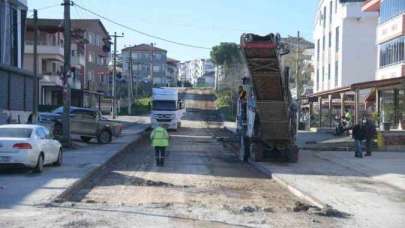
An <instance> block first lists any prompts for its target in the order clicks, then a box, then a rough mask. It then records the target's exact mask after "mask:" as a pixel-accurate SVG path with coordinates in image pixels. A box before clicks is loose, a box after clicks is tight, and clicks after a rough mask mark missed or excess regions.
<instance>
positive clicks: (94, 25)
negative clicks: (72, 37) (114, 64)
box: [72, 19, 112, 107]
mask: <svg viewBox="0 0 405 228" xmlns="http://www.w3.org/2000/svg"><path fill="white" fill-rule="evenodd" d="M72 29H73V30H74V31H79V33H80V31H81V32H82V33H84V38H85V44H84V45H83V54H84V61H85V67H84V69H83V71H82V72H83V77H82V86H83V106H84V107H97V106H98V105H99V102H100V99H101V97H102V96H104V95H107V94H108V89H109V81H110V80H111V78H112V75H111V73H110V70H109V67H108V64H109V62H110V59H111V37H110V35H109V33H108V31H107V29H106V28H105V26H104V24H103V23H102V22H101V20H99V19H74V20H72ZM79 37H80V35H79ZM72 55H81V53H74V52H72ZM72 64H74V62H72Z"/></svg>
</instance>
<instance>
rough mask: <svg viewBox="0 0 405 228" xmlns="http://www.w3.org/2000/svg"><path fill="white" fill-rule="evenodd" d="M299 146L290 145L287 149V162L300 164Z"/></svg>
mask: <svg viewBox="0 0 405 228" xmlns="http://www.w3.org/2000/svg"><path fill="white" fill-rule="evenodd" d="M298 151H299V149H298V146H297V145H290V146H288V147H287V149H286V156H287V162H291V163H297V162H298Z"/></svg>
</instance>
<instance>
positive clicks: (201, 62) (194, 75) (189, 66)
mask: <svg viewBox="0 0 405 228" xmlns="http://www.w3.org/2000/svg"><path fill="white" fill-rule="evenodd" d="M211 72H215V65H214V63H213V62H212V61H211V60H210V59H195V60H191V61H187V62H183V63H180V67H179V80H180V81H188V82H190V83H191V84H193V85H196V84H197V83H198V79H199V78H201V77H202V76H204V75H205V74H207V73H211Z"/></svg>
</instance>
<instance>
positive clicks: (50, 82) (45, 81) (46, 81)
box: [40, 74, 63, 86]
mask: <svg viewBox="0 0 405 228" xmlns="http://www.w3.org/2000/svg"><path fill="white" fill-rule="evenodd" d="M40 84H41V86H63V81H62V79H61V77H60V76H59V75H56V74H47V75H44V76H43V77H42V79H41V80H40Z"/></svg>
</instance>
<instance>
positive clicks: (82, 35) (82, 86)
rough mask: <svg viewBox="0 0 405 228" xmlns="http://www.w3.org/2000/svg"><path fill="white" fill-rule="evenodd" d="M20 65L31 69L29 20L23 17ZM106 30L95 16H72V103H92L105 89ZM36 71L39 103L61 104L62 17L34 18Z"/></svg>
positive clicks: (107, 45)
mask: <svg viewBox="0 0 405 228" xmlns="http://www.w3.org/2000/svg"><path fill="white" fill-rule="evenodd" d="M25 43H26V50H25V64H24V68H25V69H27V70H30V71H32V70H33V43H34V30H33V20H32V19H29V20H28V21H27V38H26V42H25ZM109 53H110V51H109V38H108V33H107V31H106V30H105V29H104V26H103V25H102V24H101V21H99V20H72V45H71V66H72V67H71V72H72V76H71V77H70V78H69V80H68V83H69V85H70V88H71V94H72V96H71V103H72V105H73V106H80V107H81V106H84V107H96V106H97V104H98V99H97V98H98V97H99V96H101V94H103V93H104V91H106V90H107V85H108V76H109V74H108V72H109V71H108V66H107V65H108V64H107V63H108V61H109ZM37 62H38V66H37V67H38V73H39V74H40V75H41V80H40V82H39V99H40V102H39V103H40V104H42V105H50V106H60V105H62V104H63V93H62V92H63V81H62V72H63V65H64V37H63V21H62V20H60V19H39V20H38V59H37Z"/></svg>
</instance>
